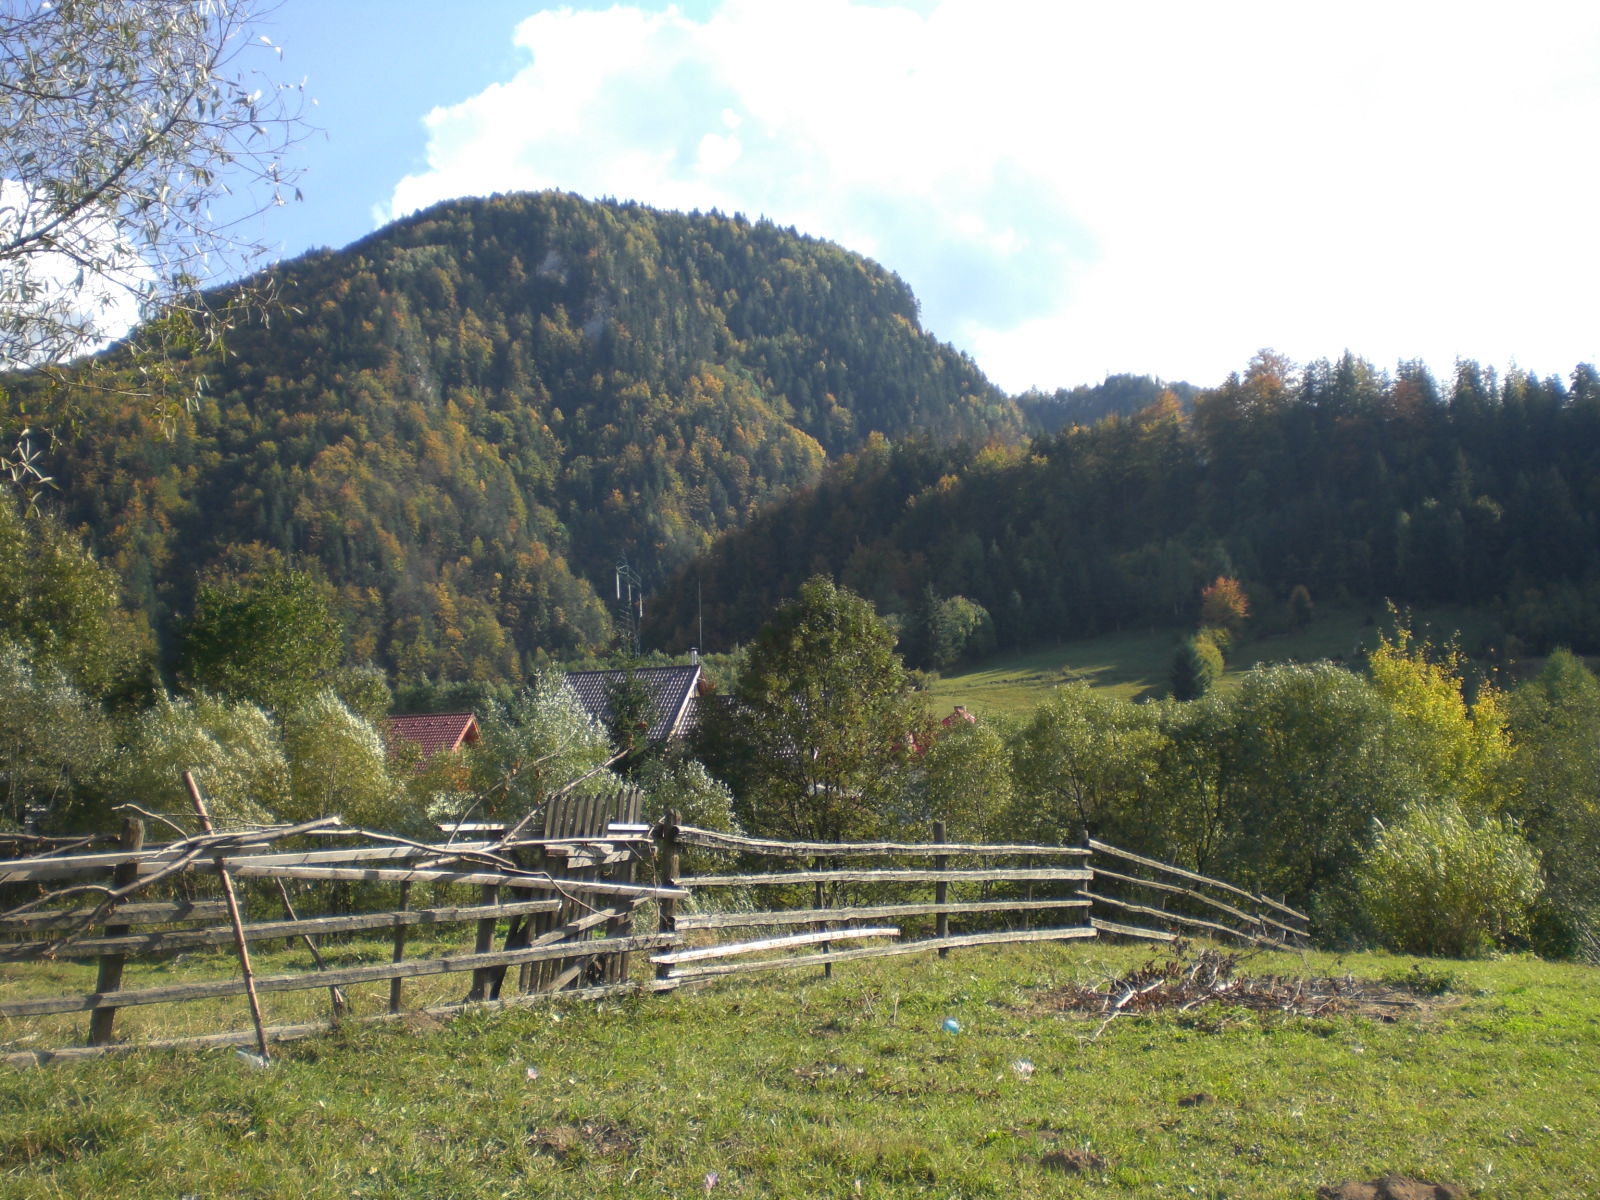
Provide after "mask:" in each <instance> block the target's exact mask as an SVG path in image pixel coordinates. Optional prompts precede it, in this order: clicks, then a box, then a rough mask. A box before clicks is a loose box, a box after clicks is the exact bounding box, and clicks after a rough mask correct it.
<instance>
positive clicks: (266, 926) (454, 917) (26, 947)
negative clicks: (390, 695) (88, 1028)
mask: <svg viewBox="0 0 1600 1200" xmlns="http://www.w3.org/2000/svg"><path fill="white" fill-rule="evenodd" d="M219 907H221V906H220V905H219ZM560 907H561V901H559V900H518V901H512V902H507V903H505V904H491V905H480V904H471V905H462V906H457V907H454V908H423V909H408V910H399V911H394V912H380V913H361V914H358V915H356V916H351V917H307V918H304V919H302V920H299V921H257V922H256V923H254V924H251V925H246V926H245V927H244V934H245V937H246V938H247V939H248V940H250V941H252V942H260V941H266V940H268V939H270V938H281V937H297V936H299V935H301V934H307V935H309V934H324V933H353V932H356V931H359V930H363V929H391V928H398V927H401V926H406V925H448V924H454V923H457V922H462V921H477V920H481V919H484V918H486V917H513V916H517V915H519V914H522V913H535V912H554V911H555V910H556V909H558V908H560ZM232 941H233V930H232V928H231V927H229V926H225V925H219V926H216V927H215V928H211V929H168V930H163V931H161V932H159V933H145V934H131V935H129V936H127V937H116V938H84V939H82V940H80V941H74V942H67V943H65V944H60V945H57V944H56V943H52V942H8V943H5V944H3V945H0V962H20V961H25V960H27V959H32V958H43V957H46V956H47V952H48V957H53V958H88V957H90V956H91V955H95V954H105V953H110V952H112V951H118V952H124V953H132V954H170V953H173V952H176V951H179V950H193V949H197V948H199V947H202V946H221V945H225V944H231V943H232Z"/></svg>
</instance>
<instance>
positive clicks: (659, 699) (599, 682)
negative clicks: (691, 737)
mask: <svg viewBox="0 0 1600 1200" xmlns="http://www.w3.org/2000/svg"><path fill="white" fill-rule="evenodd" d="M627 674H628V672H627V671H625V670H621V669H617V670H610V671H568V672H567V686H568V687H569V688H571V689H572V691H573V694H574V695H576V696H577V697H578V702H579V703H580V704H582V705H583V707H584V709H585V710H586V711H587V712H588V714H589V715H590V716H591V717H593V718H594V719H595V720H597V721H599V722H600V723H601V724H602V725H605V724H608V723H609V721H610V718H611V703H610V700H609V698H608V696H607V694H606V693H607V689H609V688H610V687H611V685H612V684H613V683H614V682H616V681H618V680H621V679H624V678H626V677H627ZM633 674H634V678H636V679H637V680H638V681H639V682H640V683H642V684H643V685H644V686H645V689H646V690H647V691H649V693H650V699H651V700H652V701H654V702H655V715H654V716H653V717H652V719H651V721H650V729H649V731H648V732H647V733H646V734H645V737H646V738H647V739H648V740H649V741H652V742H660V741H665V740H666V739H667V738H671V737H683V736H684V735H685V734H687V733H688V732H689V731H690V730H692V729H693V728H694V721H695V711H694V710H695V701H696V699H697V698H698V696H699V691H700V668H699V666H698V665H694V666H687V667H638V668H636V669H635V670H634V672H633Z"/></svg>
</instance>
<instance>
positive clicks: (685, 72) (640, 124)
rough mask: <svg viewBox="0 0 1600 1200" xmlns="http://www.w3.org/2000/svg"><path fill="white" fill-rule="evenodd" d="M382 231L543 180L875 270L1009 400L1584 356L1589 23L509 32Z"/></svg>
mask: <svg viewBox="0 0 1600 1200" xmlns="http://www.w3.org/2000/svg"><path fill="white" fill-rule="evenodd" d="M516 40H517V43H518V45H519V46H521V47H523V48H525V49H526V50H527V51H528V52H529V53H530V54H531V56H532V61H531V63H530V64H529V65H528V66H526V67H525V68H523V69H522V70H521V71H519V72H518V73H517V74H516V75H515V76H514V77H512V78H510V79H507V80H505V81H504V82H502V83H500V84H497V85H495V86H494V87H491V88H489V89H487V90H486V91H484V92H482V93H480V94H479V95H476V96H473V97H471V98H469V99H467V100H464V101H463V102H461V103H460V104H457V105H454V106H451V107H448V108H441V109H437V110H435V111H434V112H432V113H430V114H429V115H428V117H427V122H426V123H427V130H428V139H429V143H428V168H427V170H425V171H423V172H421V173H420V174H417V175H413V176H409V177H407V178H406V179H403V180H401V181H400V183H399V184H398V185H397V186H396V188H395V191H394V196H393V201H392V204H391V206H390V209H389V211H388V214H386V215H398V214H401V213H404V212H407V211H410V210H412V209H415V208H418V207H421V206H423V205H425V204H428V203H431V202H433V201H435V200H439V199H443V198H446V197H450V196H457V195H466V194H484V193H488V192H491V191H506V190H512V189H521V188H544V187H556V188H562V189H566V190H570V191H575V192H578V193H580V194H583V195H588V196H607V195H608V196H616V197H620V198H631V199H637V200H641V201H644V202H646V203H650V204H655V205H659V206H663V207H670V208H685V209H688V208H701V209H707V208H719V209H722V210H723V211H730V212H731V211H739V212H744V213H747V214H749V215H751V216H757V215H766V216H769V217H771V218H773V219H774V220H777V221H779V222H780V223H782V224H786V225H787V224H793V225H795V226H797V227H798V228H800V229H801V230H802V231H804V232H808V233H812V234H816V235H818V236H823V237H828V238H832V239H833V240H835V241H838V242H840V243H842V244H843V245H845V246H847V247H849V248H851V249H854V250H858V251H861V252H863V253H867V254H871V255H872V256H874V257H875V258H877V259H878V260H879V261H881V262H883V263H884V264H885V265H886V266H888V267H890V268H891V269H893V270H895V271H897V272H899V273H900V274H901V275H902V276H903V277H904V278H905V279H906V280H907V281H908V282H909V283H910V284H911V285H912V287H913V288H914V289H915V291H916V292H917V294H918V296H919V298H920V299H921V300H922V303H923V313H924V320H925V322H926V324H927V325H928V327H929V328H931V329H932V330H933V331H934V332H935V333H937V334H938V335H939V336H941V337H945V338H949V339H951V340H953V341H956V342H957V343H958V344H959V345H961V346H962V347H963V348H965V349H968V350H971V351H972V352H973V354H974V356H975V357H976V358H977V359H978V361H979V363H980V364H981V365H982V366H983V367H984V368H985V369H986V370H987V371H989V373H990V374H991V375H992V376H993V377H994V378H995V379H996V381H997V382H999V383H1001V384H1002V385H1003V386H1006V387H1008V388H1012V389H1021V388H1023V387H1026V386H1028V385H1030V384H1038V385H1040V386H1044V387H1054V386H1057V385H1070V384H1073V383H1077V382H1082V381H1085V380H1092V379H1095V378H1098V377H1099V376H1100V375H1101V373H1102V372H1103V371H1106V370H1112V371H1139V372H1143V371H1149V372H1154V373H1158V374H1161V375H1164V376H1166V377H1168V378H1189V379H1192V380H1194V381H1195V382H1201V383H1211V382H1215V381H1216V380H1217V379H1218V378H1220V377H1221V376H1222V375H1223V374H1225V373H1226V372H1227V371H1229V370H1233V369H1237V368H1242V367H1243V366H1244V365H1245V363H1246V362H1247V361H1248V358H1249V356H1250V354H1251V353H1252V352H1253V351H1254V350H1255V349H1256V348H1259V347H1260V346H1264V345H1272V346H1275V347H1276V348H1278V349H1279V350H1281V351H1283V352H1285V353H1287V354H1289V355H1291V356H1292V357H1295V358H1298V359H1302V360H1305V359H1310V358H1316V357H1321V356H1323V355H1337V354H1339V353H1340V352H1341V351H1343V350H1344V349H1345V348H1346V347H1348V348H1349V349H1351V350H1354V351H1355V352H1357V353H1359V354H1363V355H1365V356H1367V357H1368V358H1371V359H1373V360H1374V361H1375V362H1377V363H1379V364H1380V365H1392V364H1393V363H1394V362H1395V361H1396V360H1397V359H1399V358H1402V357H1407V358H1409V357H1418V356H1420V357H1425V358H1427V359H1429V361H1430V362H1432V363H1433V364H1434V365H1435V367H1436V369H1438V370H1441V371H1447V370H1448V369H1449V366H1450V363H1451V362H1452V360H1453V359H1454V357H1455V356H1456V355H1458V354H1460V355H1466V356H1473V357H1479V358H1482V359H1484V360H1486V361H1489V362H1495V363H1499V364H1504V363H1506V362H1507V361H1509V360H1510V359H1511V358H1513V357H1514V358H1516V359H1517V360H1518V361H1519V362H1521V363H1522V364H1523V365H1524V366H1526V367H1529V368H1530V369H1535V370H1539V371H1541V372H1548V371H1555V372H1565V371H1567V370H1569V369H1570V368H1571V367H1572V365H1574V364H1575V363H1576V362H1577V361H1579V360H1580V359H1589V360H1594V359H1596V358H1600V299H1597V298H1596V291H1595V289H1593V288H1591V287H1589V286H1587V281H1588V280H1590V279H1592V278H1593V277H1594V275H1595V269H1596V267H1600V234H1597V233H1596V230H1595V223H1594V222H1593V220H1592V219H1591V217H1590V215H1589V209H1590V208H1591V207H1592V203H1593V201H1592V197H1593V196H1594V195H1595V194H1596V193H1597V190H1600V189H1597V188H1596V184H1597V183H1600V170H1597V168H1596V164H1595V157H1594V155H1593V153H1592V149H1591V143H1592V137H1593V130H1594V129H1595V128H1597V127H1600V120H1597V118H1600V82H1597V76H1596V74H1595V72H1594V71H1593V68H1592V63H1593V62H1594V61H1595V56H1596V52H1597V51H1600V10H1594V9H1593V8H1592V6H1578V5H1568V4H1546V5H1540V4H1532V5H1528V4H1524V5H1521V6H1518V7H1517V9H1516V11H1515V15H1514V16H1513V15H1512V14H1511V12H1510V10H1509V9H1507V8H1505V7H1504V6H1503V5H1494V6H1488V5H1475V4H1451V5H1448V6H1446V5H1435V4H1423V3H1418V4H1408V5H1391V4H1388V3H1384V4H1378V3H1366V2H1354V3H1348V4H1345V5H1341V6H1339V7H1337V8H1331V9H1330V8H1323V7H1315V8H1313V7H1309V6H1297V5H1284V4H1282V3H1278V2H1274V3H1270V4H1268V3H1250V4H1230V5H1196V4H1193V3H1172V4H1147V5H1093V6H1088V5H1085V6H1080V5H1076V4H1042V3H1027V2H1022V0H929V2H926V3H923V4H921V5H919V6H918V8H917V9H915V10H914V9H912V8H908V7H895V6H892V5H883V4H868V3H859V2H851V0H808V3H807V4H805V5H804V6H800V5H790V4H773V3H770V2H763V0H724V2H723V3H722V4H721V5H720V7H717V8H716V9H715V10H714V11H713V12H712V14H711V15H710V16H709V17H707V18H705V19H703V20H697V19H693V18H691V17H689V16H686V15H684V14H683V13H682V12H680V11H679V10H677V9H675V8H667V9H665V10H662V11H645V10H642V9H639V8H629V7H617V8H612V9H609V10H607V11H604V12H575V11H572V10H570V9H558V10H549V11H542V12H538V13H535V14H534V15H532V16H530V17H529V18H528V19H527V20H526V21H524V22H523V23H522V24H521V25H520V26H519V27H518V29H517V33H516Z"/></svg>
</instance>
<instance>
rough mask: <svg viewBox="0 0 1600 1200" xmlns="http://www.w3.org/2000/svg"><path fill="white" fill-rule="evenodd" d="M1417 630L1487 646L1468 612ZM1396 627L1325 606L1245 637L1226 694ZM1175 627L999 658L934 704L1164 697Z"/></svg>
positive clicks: (1340, 654) (1029, 707)
mask: <svg viewBox="0 0 1600 1200" xmlns="http://www.w3.org/2000/svg"><path fill="white" fill-rule="evenodd" d="M1413 622H1414V630H1415V632H1417V633H1418V634H1419V635H1421V636H1425V637H1428V638H1430V639H1432V640H1434V641H1438V642H1444V641H1448V640H1450V639H1451V638H1452V637H1459V640H1460V641H1461V642H1462V643H1463V644H1464V645H1465V646H1466V647H1467V648H1468V649H1471V648H1474V647H1475V646H1476V645H1477V644H1478V642H1480V641H1481V640H1482V637H1483V632H1484V630H1485V629H1486V628H1487V624H1488V622H1487V618H1486V617H1485V616H1484V615H1483V614H1481V613H1476V612H1473V611H1472V610H1470V609H1462V608H1447V609H1436V610H1417V611H1416V612H1415V613H1414V614H1413ZM1391 627H1392V622H1390V621H1389V620H1388V618H1387V614H1385V613H1384V612H1383V611H1382V610H1381V609H1373V608H1365V607H1335V606H1332V605H1330V606H1327V608H1326V609H1324V610H1321V611H1320V612H1319V615H1318V617H1317V618H1316V619H1315V620H1314V621H1312V623H1311V624H1310V625H1309V626H1308V627H1307V628H1306V629H1304V630H1303V631H1301V632H1298V633H1284V634H1275V635H1273V636H1271V637H1251V636H1249V635H1246V637H1245V638H1244V639H1242V640H1241V641H1240V643H1239V644H1238V646H1236V647H1235V649H1234V650H1233V652H1232V653H1231V654H1230V655H1229V657H1228V665H1227V670H1226V672H1225V673H1224V674H1223V677H1222V680H1221V682H1220V683H1219V684H1218V686H1219V687H1221V688H1224V689H1226V688H1230V687H1236V686H1237V685H1238V681H1239V677H1240V676H1241V675H1242V674H1243V673H1244V672H1245V671H1248V670H1250V669H1252V668H1254V667H1257V666H1266V665H1271V664H1274V663H1282V662H1316V661H1319V660H1322V659H1327V660H1330V661H1333V662H1351V663H1354V662H1358V661H1360V660H1361V659H1362V658H1363V657H1364V656H1365V654H1366V653H1367V651H1369V650H1371V649H1372V647H1373V646H1374V645H1375V644H1376V641H1377V636H1378V633H1379V631H1380V630H1383V629H1388V628H1391ZM1187 632H1189V631H1187V630H1180V629H1177V628H1158V629H1141V630H1133V631H1125V632H1121V633H1113V634H1107V635H1105V636H1104V637H1098V638H1086V639H1083V640H1080V641H1074V642H1065V643H1062V644H1060V645H1055V646H1045V647H1035V648H1034V649H1031V650H1025V651H1020V652H1017V653H1013V654H1000V655H996V656H994V657H993V658H990V659H988V660H986V661H984V662H982V663H978V664H975V665H973V666H970V667H967V668H965V669H959V668H958V669H954V670H952V672H951V673H949V674H947V675H944V676H942V677H940V678H937V679H935V680H934V682H933V683H932V684H931V685H930V686H929V687H928V689H927V693H926V694H927V696H928V699H929V703H930V704H931V705H932V707H933V709H934V711H935V712H936V713H937V714H938V715H940V716H943V715H945V714H946V713H948V712H949V711H950V709H951V708H952V707H954V706H955V705H957V704H961V705H965V706H966V707H967V708H968V709H970V710H971V711H972V712H974V713H976V714H978V715H979V716H1024V715H1026V714H1027V713H1029V712H1031V711H1033V708H1034V706H1035V705H1037V704H1038V703H1039V701H1040V700H1043V699H1044V698H1045V696H1046V695H1048V694H1049V692H1050V691H1051V690H1052V689H1054V688H1057V687H1060V686H1061V685H1062V684H1064V683H1073V682H1082V683H1087V684H1089V685H1090V686H1091V687H1095V688H1100V689H1104V690H1106V691H1108V692H1110V693H1111V694H1112V695H1114V696H1117V697H1118V698H1120V699H1124V700H1136V699H1143V698H1147V697H1155V696H1164V695H1166V693H1167V688H1168V680H1169V677H1170V674H1171V670H1172V656H1173V654H1174V653H1175V652H1176V651H1177V649H1178V646H1179V644H1180V643H1181V641H1182V640H1183V637H1184V635H1185V634H1186V633H1187Z"/></svg>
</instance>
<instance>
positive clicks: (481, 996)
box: [467, 883, 500, 1001]
mask: <svg viewBox="0 0 1600 1200" xmlns="http://www.w3.org/2000/svg"><path fill="white" fill-rule="evenodd" d="M478 902H479V903H480V904H498V903H499V902H500V887H499V885H498V884H494V883H486V884H484V885H483V892H482V895H481V896H480V898H479V901H478ZM499 923H500V918H499V917H484V918H482V919H481V920H479V922H478V936H477V939H476V940H475V941H474V942H473V945H472V952H473V953H474V954H488V953H489V952H490V951H491V950H493V949H494V928H495V926H496V925H498V924H499ZM493 974H494V968H493V967H478V968H476V969H475V970H474V971H473V972H472V990H471V991H470V992H468V993H467V999H468V1000H470V1001H479V1000H487V999H488V998H489V985H490V982H491V976H492V975H493Z"/></svg>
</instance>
